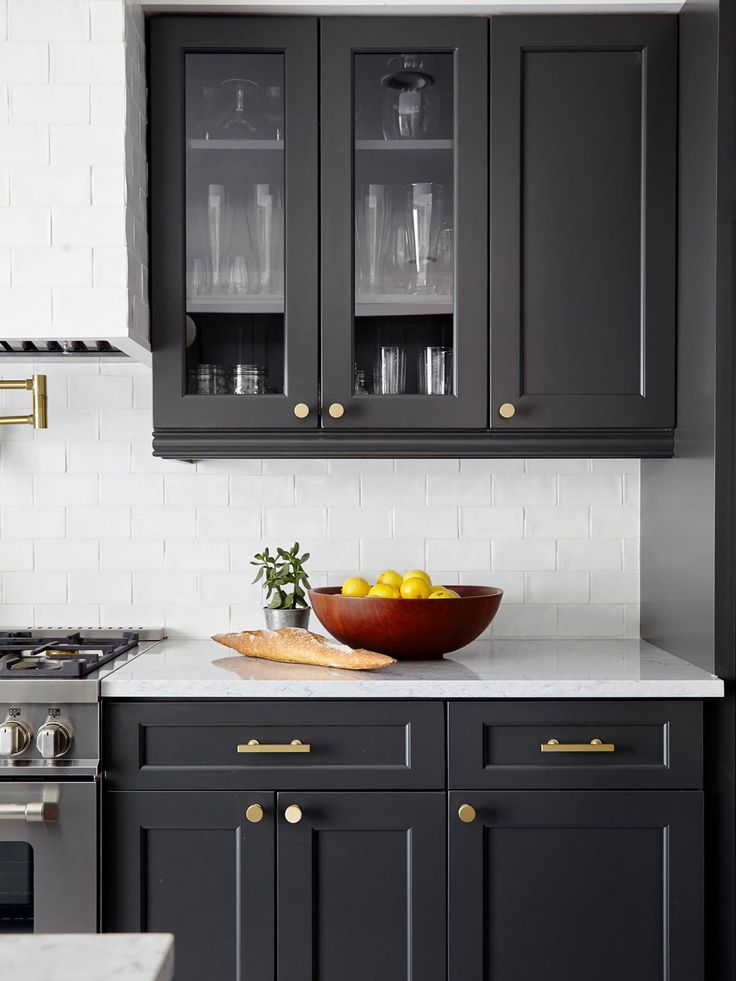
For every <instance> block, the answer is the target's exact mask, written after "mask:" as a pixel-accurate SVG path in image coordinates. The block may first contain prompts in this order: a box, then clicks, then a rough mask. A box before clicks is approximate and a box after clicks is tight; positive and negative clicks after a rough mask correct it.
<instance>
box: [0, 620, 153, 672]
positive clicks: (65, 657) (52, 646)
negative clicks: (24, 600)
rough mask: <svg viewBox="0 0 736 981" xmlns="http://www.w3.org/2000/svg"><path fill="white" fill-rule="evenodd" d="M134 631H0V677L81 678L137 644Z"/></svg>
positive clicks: (137, 637)
mask: <svg viewBox="0 0 736 981" xmlns="http://www.w3.org/2000/svg"><path fill="white" fill-rule="evenodd" d="M138 640H139V636H138V633H137V631H134V630H125V631H121V632H120V633H119V634H113V635H112V636H111V635H109V634H106V635H105V636H104V637H102V638H101V637H100V636H99V635H95V633H94V631H90V632H89V633H86V632H85V631H75V632H73V633H69V634H64V633H62V632H59V631H49V633H48V635H46V636H44V634H43V632H42V631H41V632H38V631H35V632H31V631H27V630H19V631H13V632H7V631H0V677H6V678H13V677H15V678H18V677H23V678H26V679H27V678H43V677H46V676H48V675H49V674H51V673H52V672H53V674H54V675H55V676H56V677H62V678H84V677H85V676H86V675H88V674H91V673H92V672H93V671H97V670H98V669H99V668H101V667H102V666H103V664H107V663H108V661H111V660H112V659H113V658H115V657H119V656H120V655H121V654H125V653H126V651H129V650H130V649H131V648H133V647H136V646H137V645H138Z"/></svg>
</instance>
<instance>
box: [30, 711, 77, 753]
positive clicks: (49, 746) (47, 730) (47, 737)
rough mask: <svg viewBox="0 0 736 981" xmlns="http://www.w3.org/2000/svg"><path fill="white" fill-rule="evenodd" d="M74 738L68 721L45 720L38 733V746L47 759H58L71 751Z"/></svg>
mask: <svg viewBox="0 0 736 981" xmlns="http://www.w3.org/2000/svg"><path fill="white" fill-rule="evenodd" d="M72 738H73V737H72V731H71V727H70V725H69V723H68V722H59V721H56V722H45V723H44V724H43V725H42V726H41V728H40V729H39V730H38V732H37V733H36V747H37V749H38V751H39V753H40V754H41V756H43V758H44V759H45V760H58V758H59V757H60V756H63V755H64V753H68V752H69V748H70V746H71V744H72Z"/></svg>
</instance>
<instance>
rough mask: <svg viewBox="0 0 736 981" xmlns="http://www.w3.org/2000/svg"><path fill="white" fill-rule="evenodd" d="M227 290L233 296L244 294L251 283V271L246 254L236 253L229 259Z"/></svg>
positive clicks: (225, 284) (226, 280)
mask: <svg viewBox="0 0 736 981" xmlns="http://www.w3.org/2000/svg"><path fill="white" fill-rule="evenodd" d="M223 285H224V286H225V289H226V291H227V292H228V293H229V294H230V295H231V296H244V295H245V294H246V293H247V292H248V291H249V287H250V285H251V273H250V272H249V270H248V264H247V263H246V261H245V256H243V255H235V256H232V258H230V259H228V261H227V273H226V279H225V283H224V284H223Z"/></svg>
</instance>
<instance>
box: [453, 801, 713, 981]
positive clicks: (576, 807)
mask: <svg viewBox="0 0 736 981" xmlns="http://www.w3.org/2000/svg"><path fill="white" fill-rule="evenodd" d="M463 804H470V805H471V806H472V807H473V808H474V809H475V812H476V817H475V820H473V821H471V822H469V823H464V822H463V821H462V820H461V819H460V818H459V816H458V811H459V809H460V807H461V806H462V805H463ZM449 808H450V813H449V829H450V836H449V856H450V858H449V924H450V925H449V981H530V979H534V981H622V979H623V978H625V979H626V981H702V978H703V895H702V882H703V830H702V829H703V795H702V794H701V793H699V792H697V791H679V792H678V791H676V792H670V791H630V792H624V791H581V792H577V791H497V792H480V793H478V792H468V793H462V792H454V793H452V794H451V795H450V804H449ZM464 816H465V817H466V819H467V817H468V814H467V813H465V814H464Z"/></svg>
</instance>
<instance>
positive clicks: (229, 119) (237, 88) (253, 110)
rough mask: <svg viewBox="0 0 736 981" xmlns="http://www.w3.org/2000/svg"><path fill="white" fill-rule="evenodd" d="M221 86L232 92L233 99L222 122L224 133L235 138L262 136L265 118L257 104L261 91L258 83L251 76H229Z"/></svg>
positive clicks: (221, 126) (221, 127)
mask: <svg viewBox="0 0 736 981" xmlns="http://www.w3.org/2000/svg"><path fill="white" fill-rule="evenodd" d="M221 87H222V88H223V89H224V90H225V91H226V92H227V91H230V92H231V93H232V101H233V104H232V105H231V107H230V108H229V109H228V111H227V112H226V113H225V115H224V116H223V118H222V122H221V123H220V129H221V130H222V131H223V133H227V135H228V136H230V137H233V138H235V139H257V138H259V137H261V136H262V135H263V132H264V129H265V119H264V118H263V115H262V114H261V111H260V110H259V109H258V107H257V106H256V104H255V103H256V100H257V98H258V93H259V91H260V86H259V85H258V83H257V82H254V81H252V80H251V79H249V78H228V79H226V80H225V81H224V82H223V83H222V86H221Z"/></svg>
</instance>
